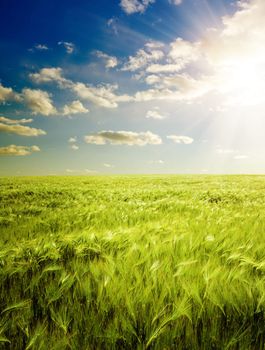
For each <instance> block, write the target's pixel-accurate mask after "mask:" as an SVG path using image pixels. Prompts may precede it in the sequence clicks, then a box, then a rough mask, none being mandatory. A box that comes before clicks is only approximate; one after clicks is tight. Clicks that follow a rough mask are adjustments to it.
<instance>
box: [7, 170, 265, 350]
mask: <svg viewBox="0 0 265 350" xmlns="http://www.w3.org/2000/svg"><path fill="white" fill-rule="evenodd" d="M264 207H265V176H123V177H119V176H113V177H39V178H37V177H28V178H1V179H0V349H10V350H11V349H12V350H21V349H36V350H41V349H45V350H46V349H53V350H55V349H58V350H63V349H77V350H82V349H187V350H193V349H205V350H208V349H244V350H245V349H251V350H252V349H265V347H264V343H265V249H264V243H265V210H264Z"/></svg>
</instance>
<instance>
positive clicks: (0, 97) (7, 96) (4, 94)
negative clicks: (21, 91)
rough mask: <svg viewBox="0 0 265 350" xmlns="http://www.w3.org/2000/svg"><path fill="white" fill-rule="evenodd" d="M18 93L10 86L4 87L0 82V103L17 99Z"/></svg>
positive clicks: (18, 98)
mask: <svg viewBox="0 0 265 350" xmlns="http://www.w3.org/2000/svg"><path fill="white" fill-rule="evenodd" d="M19 100H20V97H19V95H18V94H17V93H16V92H14V91H13V89H12V88H7V87H4V86H3V85H2V84H1V83H0V103H1V102H6V101H19Z"/></svg>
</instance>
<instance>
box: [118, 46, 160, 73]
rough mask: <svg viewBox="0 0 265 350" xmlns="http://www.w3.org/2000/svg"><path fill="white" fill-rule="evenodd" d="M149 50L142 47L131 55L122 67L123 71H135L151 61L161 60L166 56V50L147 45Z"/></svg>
mask: <svg viewBox="0 0 265 350" xmlns="http://www.w3.org/2000/svg"><path fill="white" fill-rule="evenodd" d="M146 48H147V50H148V51H146V50H144V49H140V50H138V51H137V52H136V55H135V56H129V59H128V62H126V63H125V65H124V66H123V67H122V69H121V70H122V71H130V72H134V71H136V70H138V69H142V68H144V67H145V66H147V65H148V64H150V63H151V62H155V61H159V60H161V59H162V58H163V57H164V52H163V51H161V50H157V49H151V48H150V45H149V47H148V46H146Z"/></svg>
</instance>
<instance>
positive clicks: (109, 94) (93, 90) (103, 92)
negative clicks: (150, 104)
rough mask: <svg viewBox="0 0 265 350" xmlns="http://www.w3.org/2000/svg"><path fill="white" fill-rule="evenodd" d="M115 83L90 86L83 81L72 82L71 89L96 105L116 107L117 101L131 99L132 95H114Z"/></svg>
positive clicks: (116, 87)
mask: <svg viewBox="0 0 265 350" xmlns="http://www.w3.org/2000/svg"><path fill="white" fill-rule="evenodd" d="M117 89H118V86H117V85H109V84H106V85H99V86H96V87H94V86H90V85H85V84H83V83H73V85H72V90H73V91H74V92H75V93H76V94H77V96H78V97H79V98H81V99H84V100H87V101H90V102H92V103H94V104H95V105H97V106H100V107H105V108H117V107H118V102H126V101H131V100H132V97H130V96H128V95H120V96H119V95H116V94H115V90H117Z"/></svg>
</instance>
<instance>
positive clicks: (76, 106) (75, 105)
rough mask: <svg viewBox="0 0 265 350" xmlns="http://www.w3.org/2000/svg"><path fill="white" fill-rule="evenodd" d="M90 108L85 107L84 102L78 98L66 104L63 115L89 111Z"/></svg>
mask: <svg viewBox="0 0 265 350" xmlns="http://www.w3.org/2000/svg"><path fill="white" fill-rule="evenodd" d="M88 112H89V109H87V108H85V107H84V106H83V104H82V103H81V102H80V101H78V100H76V101H73V102H72V103H71V104H69V105H65V106H64V108H63V115H72V114H78V113H88Z"/></svg>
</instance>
